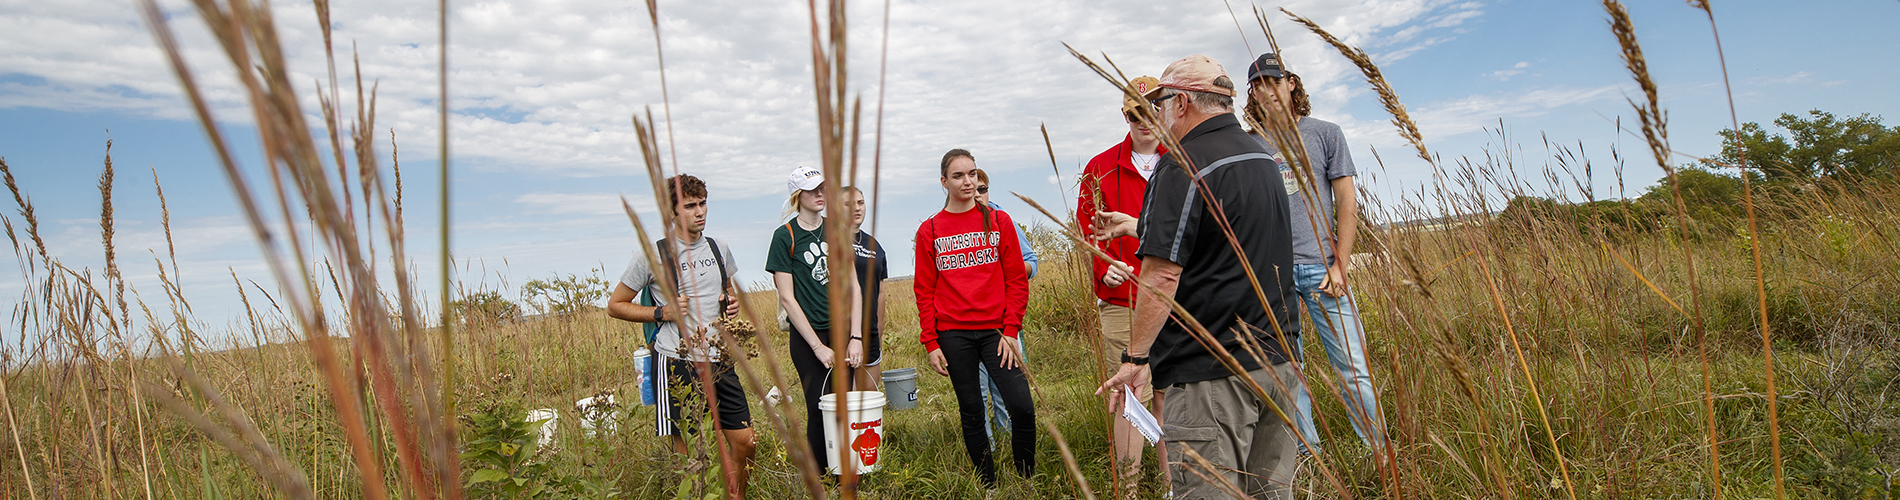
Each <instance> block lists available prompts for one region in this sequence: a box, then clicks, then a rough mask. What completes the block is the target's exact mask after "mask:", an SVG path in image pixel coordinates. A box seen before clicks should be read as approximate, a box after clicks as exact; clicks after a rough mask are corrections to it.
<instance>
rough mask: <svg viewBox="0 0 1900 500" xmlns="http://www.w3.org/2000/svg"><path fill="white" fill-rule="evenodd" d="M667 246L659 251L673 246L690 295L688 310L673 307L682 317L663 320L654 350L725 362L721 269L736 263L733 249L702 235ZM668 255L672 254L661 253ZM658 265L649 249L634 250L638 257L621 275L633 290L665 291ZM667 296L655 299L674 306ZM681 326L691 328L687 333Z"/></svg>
mask: <svg viewBox="0 0 1900 500" xmlns="http://www.w3.org/2000/svg"><path fill="white" fill-rule="evenodd" d="M668 240H669V241H668V242H667V245H666V247H671V248H662V247H659V245H658V244H657V243H656V244H655V247H656V248H655V249H654V253H655V255H658V253H659V252H661V251H667V250H670V251H672V252H674V255H673V256H672V257H671V258H670V260H672V261H673V262H674V263H676V265H677V266H678V267H677V268H676V269H674V270H673V273H674V276H676V277H677V279H679V280H680V285H679V290H678V293H679V296H681V297H685V298H686V301H685V302H686V305H687V307H686V309H685V310H684V311H680V310H679V308H671V309H670V310H669V311H668V312H675V311H678V312H679V317H678V318H674V317H672V316H667V317H666V318H665V321H663V322H661V323H660V331H659V334H658V335H657V336H655V337H654V340H653V350H655V351H659V353H660V355H662V356H666V357H668V358H673V359H680V360H686V361H720V360H721V359H720V352H719V351H720V349H719V336H718V334H719V330H720V329H721V326H720V325H719V316H720V312H721V311H720V309H721V305H720V304H721V302H722V299H723V298H724V297H725V290H724V288H725V287H723V286H720V280H721V277H722V276H723V275H724V274H725V273H722V272H721V270H720V269H719V265H720V262H721V261H722V260H723V261H724V262H732V261H733V260H732V249H731V248H727V247H725V246H724V245H719V247H718V248H717V249H715V248H714V244H713V242H712V238H711V237H707V236H701V237H700V238H698V239H696V240H694V241H693V242H692V243H690V244H688V243H681V242H677V241H676V239H674V238H668ZM714 251H717V252H719V255H717V256H715V255H713V252H714ZM661 258H662V259H667V257H661ZM653 271H654V269H653V266H652V264H651V263H649V262H647V255H646V252H634V253H633V260H632V261H630V262H628V263H627V270H626V271H624V272H622V273H621V274H620V284H621V285H624V286H626V287H627V288H628V289H631V290H646V289H647V287H648V286H650V285H651V286H653V290H659V289H660V288H659V286H658V285H657V281H658V280H660V279H661V277H660V276H659V275H658V274H656V273H654V272H653ZM673 302H674V300H668V299H667V298H666V294H664V293H656V294H654V295H653V303H654V305H655V306H658V307H665V306H668V305H670V304H672V303H673ZM681 330H685V331H687V332H691V333H690V334H687V335H682V334H681V333H680V332H681Z"/></svg>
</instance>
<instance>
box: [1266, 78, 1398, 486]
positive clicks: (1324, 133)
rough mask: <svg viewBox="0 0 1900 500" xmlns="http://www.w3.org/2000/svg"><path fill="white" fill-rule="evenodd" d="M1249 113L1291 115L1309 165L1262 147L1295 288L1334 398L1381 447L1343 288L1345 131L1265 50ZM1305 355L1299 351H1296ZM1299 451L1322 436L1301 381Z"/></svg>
mask: <svg viewBox="0 0 1900 500" xmlns="http://www.w3.org/2000/svg"><path fill="white" fill-rule="evenodd" d="M1247 80H1248V83H1249V84H1250V86H1249V89H1248V99H1249V100H1250V101H1252V103H1250V104H1249V106H1248V108H1249V110H1248V111H1249V115H1250V116H1253V117H1254V118H1255V122H1256V123H1266V120H1267V119H1268V117H1269V116H1271V115H1269V114H1268V113H1269V111H1267V110H1268V109H1278V110H1282V112H1286V113H1289V114H1291V115H1292V116H1294V117H1296V119H1297V120H1299V121H1298V127H1299V135H1300V143H1301V147H1302V149H1304V150H1305V153H1306V160H1307V162H1308V164H1309V166H1310V168H1298V165H1295V164H1294V163H1295V161H1294V160H1295V159H1296V158H1295V157H1296V155H1288V154H1284V153H1282V152H1280V151H1278V148H1275V147H1274V146H1273V145H1272V144H1271V143H1272V141H1268V140H1266V139H1265V138H1262V139H1261V140H1262V142H1267V143H1268V145H1267V149H1268V150H1269V151H1274V152H1275V155H1274V157H1275V158H1274V159H1276V160H1283V161H1281V162H1280V178H1281V180H1282V182H1283V185H1282V186H1281V188H1283V189H1286V194H1287V203H1288V204H1289V205H1290V206H1291V207H1290V208H1291V210H1289V211H1288V214H1289V215H1290V216H1291V217H1292V219H1293V220H1292V222H1293V275H1294V288H1296V289H1297V290H1298V291H1299V295H1300V298H1301V300H1302V301H1303V302H1305V304H1306V311H1307V316H1308V317H1309V318H1310V319H1311V320H1312V322H1313V328H1312V329H1311V330H1309V331H1311V332H1313V334H1314V335H1317V336H1318V337H1319V339H1320V344H1321V345H1322V346H1323V347H1325V349H1326V358H1327V359H1328V360H1329V361H1331V362H1332V363H1331V364H1332V366H1333V368H1334V369H1335V370H1337V371H1338V373H1339V395H1340V398H1341V399H1343V400H1344V402H1345V406H1346V409H1347V412H1348V413H1349V414H1350V415H1348V416H1349V417H1350V418H1349V420H1350V421H1351V422H1352V427H1353V430H1354V431H1356V432H1358V434H1359V439H1360V440H1361V441H1363V442H1364V443H1365V444H1366V445H1367V446H1368V447H1370V448H1372V449H1373V450H1375V451H1376V450H1380V449H1383V448H1384V446H1385V419H1384V417H1383V416H1381V413H1380V411H1379V399H1378V387H1377V386H1375V385H1373V383H1372V371H1371V366H1370V365H1369V363H1368V362H1367V353H1366V336H1365V332H1364V331H1363V330H1361V329H1360V323H1359V313H1358V308H1357V307H1356V306H1355V305H1354V303H1353V301H1352V296H1351V292H1350V291H1349V290H1348V289H1347V287H1346V271H1347V269H1346V268H1347V266H1348V265H1350V264H1351V262H1352V259H1351V255H1352V245H1353V240H1354V238H1355V237H1356V236H1357V235H1358V229H1359V225H1358V222H1359V206H1358V198H1357V195H1358V192H1357V188H1355V187H1354V186H1353V177H1355V176H1356V175H1357V174H1358V172H1357V171H1355V170H1354V168H1353V164H1352V153H1351V151H1350V150H1349V149H1348V148H1347V147H1346V135H1345V134H1344V133H1343V132H1341V131H1340V129H1339V125H1335V124H1333V123H1332V122H1328V121H1325V120H1320V119H1318V118H1313V117H1310V116H1307V115H1308V114H1310V113H1311V112H1312V105H1311V103H1310V102H1309V101H1308V100H1307V97H1306V88H1305V87H1304V86H1303V85H1302V84H1301V83H1300V77H1299V75H1295V74H1293V73H1291V72H1287V71H1285V70H1283V69H1282V68H1281V67H1280V61H1279V59H1278V58H1276V57H1274V55H1273V54H1266V55H1262V56H1261V57H1260V59H1259V60H1256V61H1255V62H1254V64H1253V66H1252V67H1251V68H1249V71H1248V75H1247ZM1301 358H1302V359H1303V358H1304V356H1301ZM1295 392H1296V394H1295V397H1294V399H1295V406H1296V409H1297V411H1298V414H1297V415H1295V418H1294V420H1295V422H1296V423H1298V424H1299V427H1300V435H1301V440H1302V443H1301V449H1302V450H1303V451H1305V452H1308V453H1317V452H1318V446H1319V433H1318V430H1317V429H1315V428H1314V425H1313V397H1312V393H1311V392H1310V391H1308V390H1307V387H1306V385H1305V384H1301V386H1300V387H1299V388H1298V389H1297V390H1296V391H1295Z"/></svg>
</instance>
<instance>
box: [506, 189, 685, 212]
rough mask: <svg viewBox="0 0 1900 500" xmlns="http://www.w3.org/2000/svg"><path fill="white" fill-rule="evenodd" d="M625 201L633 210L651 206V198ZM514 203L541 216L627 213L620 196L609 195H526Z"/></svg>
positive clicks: (538, 193)
mask: <svg viewBox="0 0 1900 500" xmlns="http://www.w3.org/2000/svg"><path fill="white" fill-rule="evenodd" d="M626 201H627V203H629V204H632V205H633V207H634V209H635V210H639V211H645V210H643V209H642V207H648V208H651V207H652V206H653V197H652V196H644V197H642V196H628V197H626ZM515 203H517V204H521V205H523V206H524V207H525V211H526V212H527V213H531V214H542V215H566V214H579V215H622V216H624V215H625V214H626V213H627V212H626V209H625V208H624V207H623V206H622V205H621V195H617V194H610V193H549V192H536V193H528V194H524V195H521V196H518V197H516V198H515Z"/></svg>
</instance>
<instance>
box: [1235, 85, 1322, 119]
mask: <svg viewBox="0 0 1900 500" xmlns="http://www.w3.org/2000/svg"><path fill="white" fill-rule="evenodd" d="M1272 78H1273V77H1270V76H1263V77H1260V78H1255V79H1254V80H1253V81H1252V82H1248V84H1249V86H1250V88H1249V89H1248V92H1247V95H1248V96H1249V97H1252V96H1253V89H1256V88H1261V86H1263V85H1269V84H1271V82H1270V81H1269V80H1271V79H1272ZM1283 78H1290V79H1292V80H1293V91H1292V92H1288V93H1287V98H1288V100H1289V101H1291V102H1288V103H1287V107H1288V108H1289V109H1291V110H1292V111H1293V114H1294V118H1295V119H1298V118H1299V117H1301V116H1308V115H1311V114H1313V103H1312V101H1311V100H1310V99H1307V97H1306V84H1304V83H1301V82H1300V75H1295V74H1293V73H1292V72H1288V73H1287V74H1286V76H1285V77H1283ZM1266 91H1267V92H1268V93H1272V92H1273V90H1272V89H1267V90H1266ZM1244 111H1245V112H1246V113H1247V116H1248V117H1250V118H1253V120H1254V121H1255V122H1258V123H1260V124H1262V125H1265V124H1266V123H1267V103H1266V101H1264V100H1260V99H1249V100H1248V101H1247V108H1246V109H1245V110H1244Z"/></svg>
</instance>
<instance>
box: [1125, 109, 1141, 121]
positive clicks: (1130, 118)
mask: <svg viewBox="0 0 1900 500" xmlns="http://www.w3.org/2000/svg"><path fill="white" fill-rule="evenodd" d="M1122 118H1127V119H1128V123H1141V117H1139V116H1135V112H1133V111H1123V112H1122Z"/></svg>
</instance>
